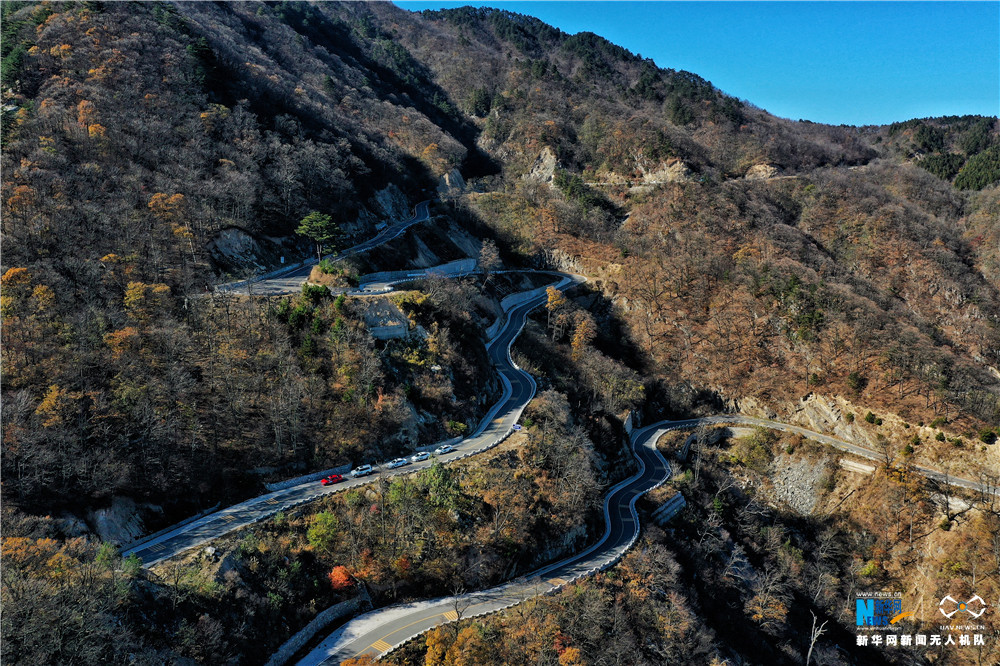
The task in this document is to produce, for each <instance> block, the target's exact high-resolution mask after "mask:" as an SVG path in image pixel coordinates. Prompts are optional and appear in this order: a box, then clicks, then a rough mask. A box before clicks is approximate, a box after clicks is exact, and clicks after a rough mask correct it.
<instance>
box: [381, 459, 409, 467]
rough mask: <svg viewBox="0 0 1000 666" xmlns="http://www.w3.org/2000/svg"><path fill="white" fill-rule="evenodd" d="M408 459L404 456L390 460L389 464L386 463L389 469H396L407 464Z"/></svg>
mask: <svg viewBox="0 0 1000 666" xmlns="http://www.w3.org/2000/svg"><path fill="white" fill-rule="evenodd" d="M409 464H410V461H409V460H407V459H406V458H396V459H395V460H390V461H389V464H387V465H386V467H388V468H389V469H396V468H397V467H402V466H403V465H409Z"/></svg>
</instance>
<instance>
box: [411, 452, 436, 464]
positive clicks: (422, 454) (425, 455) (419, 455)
mask: <svg viewBox="0 0 1000 666" xmlns="http://www.w3.org/2000/svg"><path fill="white" fill-rule="evenodd" d="M430 457H431V454H429V453H427V452H426V451H421V452H420V453H414V454H413V455H412V456H410V462H420V461H421V460H427V459H428V458H430Z"/></svg>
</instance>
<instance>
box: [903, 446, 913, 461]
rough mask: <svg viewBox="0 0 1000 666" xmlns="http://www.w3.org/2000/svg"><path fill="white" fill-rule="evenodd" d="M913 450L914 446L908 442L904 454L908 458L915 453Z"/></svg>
mask: <svg viewBox="0 0 1000 666" xmlns="http://www.w3.org/2000/svg"><path fill="white" fill-rule="evenodd" d="M913 451H914V448H913V445H912V444H907V445H906V446H904V447H903V455H904V456H905V457H907V458H909V457H910V456H912V455H913Z"/></svg>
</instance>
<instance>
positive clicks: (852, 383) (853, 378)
mask: <svg viewBox="0 0 1000 666" xmlns="http://www.w3.org/2000/svg"><path fill="white" fill-rule="evenodd" d="M867 383H868V380H866V379H865V378H864V377H862V376H861V373H859V372H857V371H856V370H855V371H854V372H852V373H851V374H849V375H847V386H848V387H849V388H850V389H851V390H852V391H854V392H855V393H857V392H858V391H860V390H861V389H863V388H864V387H865V385H866V384H867Z"/></svg>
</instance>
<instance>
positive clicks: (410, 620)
mask: <svg viewBox="0 0 1000 666" xmlns="http://www.w3.org/2000/svg"><path fill="white" fill-rule="evenodd" d="M700 425H751V426H762V427H765V428H771V429H774V430H780V431H783V432H793V433H798V434H801V435H803V436H805V437H808V438H809V439H812V440H814V441H818V442H822V443H825V444H829V445H830V446H833V447H834V448H837V449H839V450H841V451H845V452H847V453H852V454H854V455H858V456H861V457H864V458H869V459H873V460H878V459H880V458H881V456H880V455H879V454H878V453H876V452H875V451H871V450H870V449H866V448H864V447H860V446H857V445H854V444H850V443H848V442H845V441H843V440H840V439H837V438H836V437H831V436H829V435H823V434H821V433H817V432H814V431H812V430H807V429H806V428H801V427H799V426H794V425H789V424H787V423H781V422H778V421H770V420H767V419H759V418H755V417H750V416H741V415H738V414H724V415H717V416H707V417H702V418H695V419H686V420H679V421H661V422H659V423H654V424H653V425H650V426H647V427H645V428H642V429H639V430H636V431H634V432H633V433H632V436H631V438H630V442H631V447H632V452H633V454H634V455H635V457H636V459H637V461H638V464H639V471H638V472H636V473H635V474H634V475H632V476H631V477H629V478H628V479H626V480H625V481H623V482H621V483H619V484H618V485H616V486H615V487H613V488H612V489H611V490H610V491H609V492H608V494H607V496H606V497H605V500H604V523H605V529H604V535H603V536H602V537H601V539H600V541H598V542H597V543H595V544H594V545H592V546H590V547H589V548H587V549H586V550H584V551H583V552H581V553H579V554H577V555H573V556H570V557H568V558H565V559H563V560H561V561H559V562H556V563H554V564H550V565H548V566H546V567H543V568H541V569H539V570H537V571H535V572H533V573H531V574H529V575H527V576H524V577H522V578H519V579H517V580H514V581H511V582H509V583H505V584H503V585H500V586H498V587H494V588H491V589H489V590H484V591H482V592H470V593H466V594H460V595H455V596H451V597H442V598H439V599H434V600H430V601H421V602H416V603H411V604H401V605H397V606H390V607H387V608H380V609H378V610H374V611H371V612H370V613H366V614H364V615H361V616H359V617H356V618H354V619H352V620H351V621H349V622H347V623H346V624H344V625H343V626H342V627H340V628H339V629H337V630H336V631H335V632H334V633H333V634H331V635H330V636H329V637H327V638H326V639H325V640H324V641H323V642H322V643H321V644H320V645H319V646H318V647H317V648H315V649H314V650H313V651H312V652H310V653H309V654H307V655H306V656H305V657H304V658H303V659H302V660H300V661H299V662H298V666H318V665H320V664H322V665H323V666H331V665H333V664H339V663H340V662H341V661H343V660H344V659H349V658H352V657H359V656H362V655H372V656H374V657H379V656H382V655H384V654H386V653H388V652H390V651H392V650H393V649H395V648H397V647H399V646H400V645H402V644H403V643H406V642H407V641H409V640H411V639H413V638H416V637H417V636H419V635H420V634H422V633H423V632H425V631H428V630H430V629H432V628H434V627H436V626H438V625H441V624H445V623H448V622H454V621H457V620H460V619H463V618H469V617H475V616H478V615H486V614H489V613H495V612H497V611H501V610H504V609H506V608H510V607H511V606H515V605H517V604H519V603H521V602H523V601H525V600H527V599H530V598H532V597H537V596H539V595H541V594H547V593H550V592H553V591H555V590H558V589H559V588H561V587H562V586H564V585H566V584H568V583H570V582H572V581H573V580H575V579H577V578H581V577H584V576H588V575H590V574H593V573H595V572H597V571H600V570H603V569H606V568H607V567H609V566H612V565H614V564H616V563H617V562H618V561H619V560H620V559H621V558H622V557H623V556H624V555H625V553H626V552H627V551H628V550H629V549H630V548H631V547H632V545H633V544H634V543H635V541H636V540H637V539H638V538H639V531H640V525H639V516H638V514H637V512H636V510H635V503H636V501H637V500H638V499H639V497H640V496H642V495H643V494H644V493H646V492H649V491H650V490H652V489H653V488H656V487H657V486H659V485H661V484H662V483H664V482H665V481H666V480H667V479H669V478H670V475H671V468H670V465H669V463H668V462H667V461H666V459H664V457H663V455H662V454H661V453H660V452H659V451H658V450H657V447H656V443H657V441H659V439H660V437H661V436H663V435H664V434H665V433H667V432H669V431H671V430H680V429H691V428H697V427H698V426H700ZM914 469H915V470H916V471H917V472H918V473H920V474H922V475H924V476H926V477H928V478H931V479H935V480H938V481H940V482H942V483H948V484H951V485H954V486H960V487H963V488H968V489H971V490H984V486H983V484H980V483H977V482H974V481H969V480H967V479H959V478H955V477H949V476H946V475H944V474H942V473H941V472H938V471H935V470H931V469H927V468H923V467H915V468H914Z"/></svg>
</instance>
